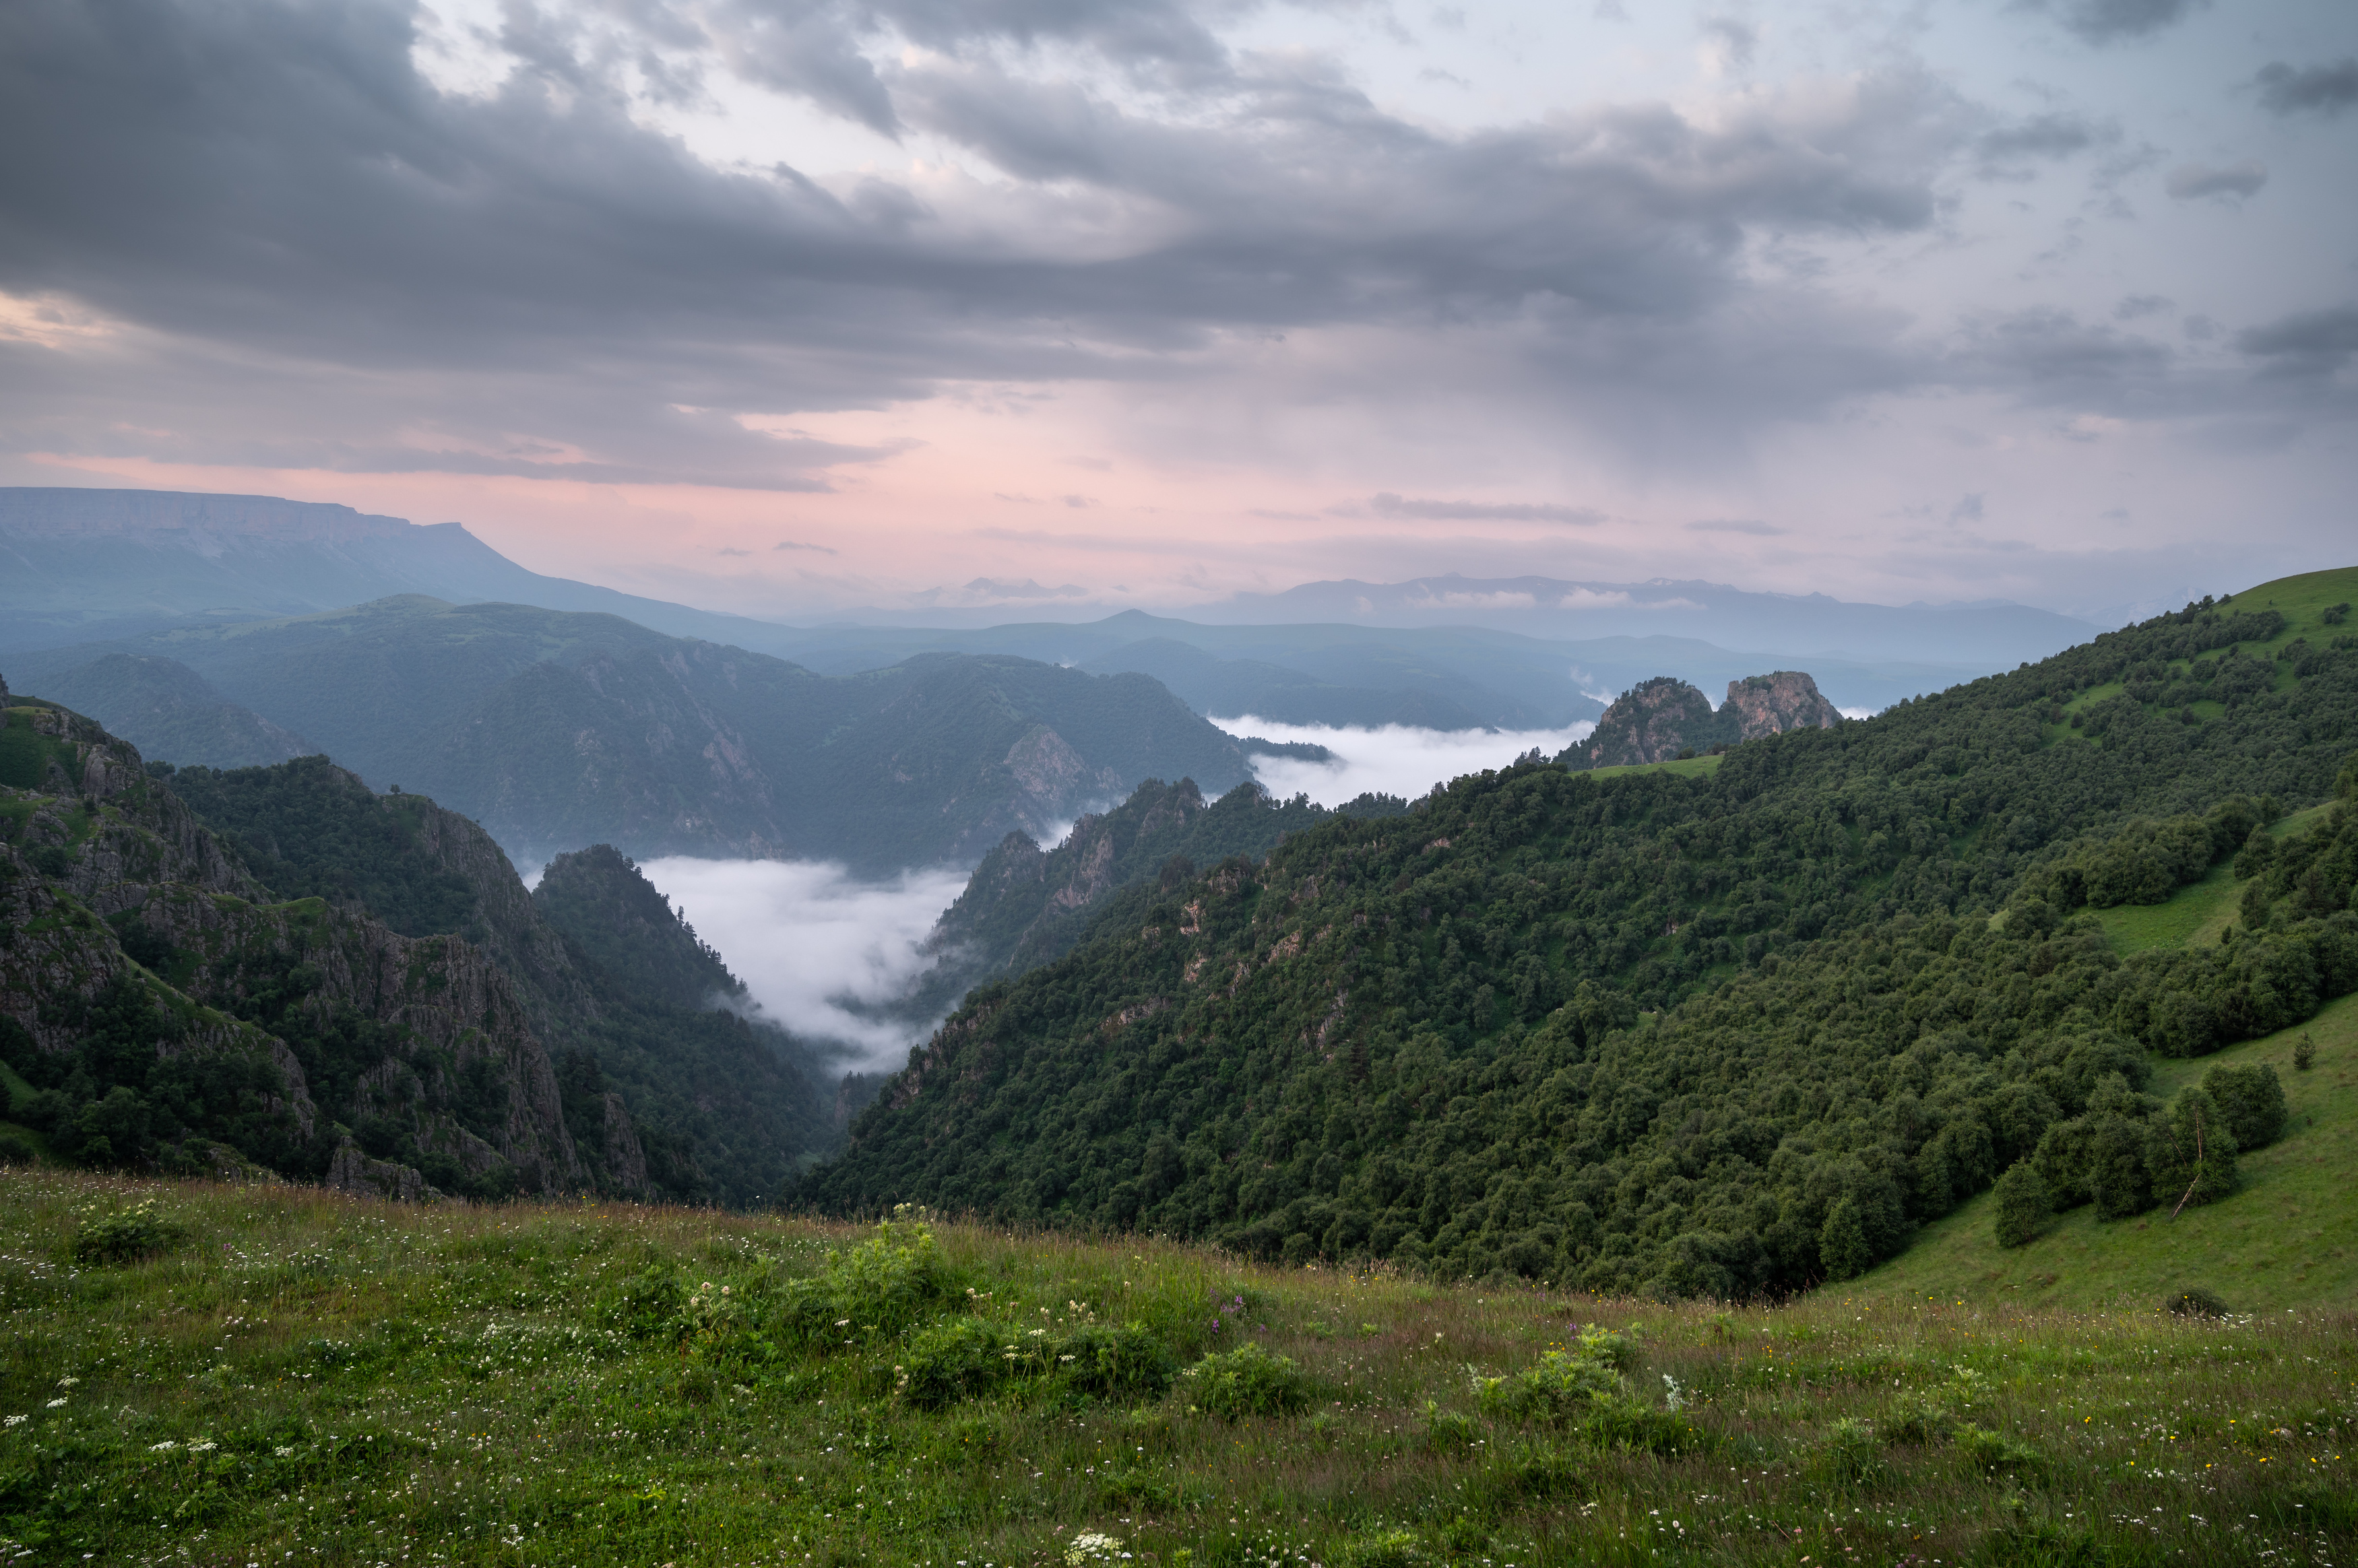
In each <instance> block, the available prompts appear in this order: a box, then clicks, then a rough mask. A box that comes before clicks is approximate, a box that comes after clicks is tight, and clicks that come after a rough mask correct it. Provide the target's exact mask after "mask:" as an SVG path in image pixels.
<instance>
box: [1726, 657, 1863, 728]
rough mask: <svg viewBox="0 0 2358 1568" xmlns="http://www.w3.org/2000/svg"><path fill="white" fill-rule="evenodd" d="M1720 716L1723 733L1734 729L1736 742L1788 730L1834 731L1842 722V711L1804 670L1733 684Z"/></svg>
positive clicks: (1730, 682) (1785, 671) (1775, 673)
mask: <svg viewBox="0 0 2358 1568" xmlns="http://www.w3.org/2000/svg"><path fill="white" fill-rule="evenodd" d="M1718 717H1719V719H1720V721H1721V722H1720V727H1721V730H1723V732H1724V731H1725V730H1728V729H1730V728H1731V727H1732V728H1733V730H1734V731H1735V739H1736V741H1757V740H1758V739H1759V738H1760V737H1761V736H1763V735H1781V734H1783V733H1784V732H1785V731H1786V730H1831V729H1833V727H1834V726H1835V725H1837V724H1839V723H1841V722H1842V710H1841V709H1839V708H1836V707H1834V705H1833V703H1831V702H1828V701H1827V700H1826V699H1825V697H1823V695H1821V694H1820V692H1819V691H1818V683H1817V682H1816V681H1814V680H1812V679H1811V678H1810V677H1809V676H1806V675H1803V674H1802V673H1801V671H1800V670H1777V671H1775V672H1773V673H1771V674H1768V675H1765V676H1745V677H1744V678H1743V679H1742V680H1732V681H1729V682H1728V683H1727V700H1726V701H1725V703H1723V704H1721V705H1720V709H1719V715H1718Z"/></svg>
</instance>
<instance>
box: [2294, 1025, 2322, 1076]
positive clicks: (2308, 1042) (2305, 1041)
mask: <svg viewBox="0 0 2358 1568" xmlns="http://www.w3.org/2000/svg"><path fill="white" fill-rule="evenodd" d="M2292 1065H2293V1070H2294V1071H2296V1072H2301V1073H2306V1072H2307V1071H2309V1069H2310V1068H2311V1067H2314V1066H2316V1065H2317V1042H2316V1041H2314V1040H2312V1039H2310V1038H2309V1031H2308V1030H2306V1029H2304V1030H2302V1031H2301V1032H2300V1041H2299V1044H2296V1045H2294V1046H2293V1048H2292Z"/></svg>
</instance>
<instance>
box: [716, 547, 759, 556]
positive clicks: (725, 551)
mask: <svg viewBox="0 0 2358 1568" xmlns="http://www.w3.org/2000/svg"><path fill="white" fill-rule="evenodd" d="M752 553H753V552H752V551H751V550H741V549H738V548H737V547H736V546H733V545H724V546H721V547H720V550H719V554H721V555H724V556H750V555H752Z"/></svg>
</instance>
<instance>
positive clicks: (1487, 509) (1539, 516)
mask: <svg viewBox="0 0 2358 1568" xmlns="http://www.w3.org/2000/svg"><path fill="white" fill-rule="evenodd" d="M1364 505H1365V509H1366V511H1368V513H1370V514H1374V515H1375V516H1378V517H1388V518H1401V519H1412V520H1415V521H1419V522H1433V523H1568V524H1572V525H1574V527H1581V528H1586V527H1590V526H1593V525H1594V524H1598V523H1602V522H1604V521H1605V514H1603V513H1602V512H1599V511H1597V510H1596V509H1595V508H1594V507H1589V506H1553V505H1546V504H1527V503H1521V502H1490V501H1431V500H1421V499H1418V498H1415V497H1412V496H1404V495H1395V494H1393V493H1391V492H1390V491H1385V492H1380V493H1379V494H1376V495H1371V496H1369V497H1368V499H1367V501H1366V503H1364ZM1337 510H1338V511H1339V510H1341V509H1340V508H1337Z"/></svg>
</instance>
